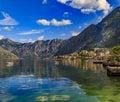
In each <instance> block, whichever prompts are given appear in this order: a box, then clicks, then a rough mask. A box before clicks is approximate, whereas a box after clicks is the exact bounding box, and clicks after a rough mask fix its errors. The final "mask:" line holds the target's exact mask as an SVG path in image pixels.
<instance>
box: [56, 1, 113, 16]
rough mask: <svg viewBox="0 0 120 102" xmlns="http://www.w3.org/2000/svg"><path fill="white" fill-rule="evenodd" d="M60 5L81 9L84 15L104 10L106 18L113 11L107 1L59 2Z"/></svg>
mask: <svg viewBox="0 0 120 102" xmlns="http://www.w3.org/2000/svg"><path fill="white" fill-rule="evenodd" d="M57 1H58V2H60V3H63V4H66V5H68V6H71V7H72V8H76V9H80V10H81V12H82V13H90V12H96V11H99V10H102V11H103V13H104V16H105V15H107V14H108V12H109V10H111V7H110V4H109V3H108V2H107V0H57Z"/></svg>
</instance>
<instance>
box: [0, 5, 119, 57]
mask: <svg viewBox="0 0 120 102" xmlns="http://www.w3.org/2000/svg"><path fill="white" fill-rule="evenodd" d="M116 45H120V7H117V8H116V9H115V10H113V11H112V12H111V13H110V14H109V15H108V16H107V17H105V18H104V19H103V20H102V21H101V22H99V23H98V24H96V25H95V24H91V25H90V26H88V27H87V28H86V29H85V30H83V31H82V32H81V33H80V34H79V35H78V36H74V37H71V38H70V39H67V40H60V39H53V40H47V41H36V42H34V43H19V42H14V41H12V40H10V39H3V40H0V46H1V47H2V48H4V49H5V50H8V51H10V52H11V53H14V54H15V55H17V56H20V57H26V56H39V57H50V56H54V55H64V54H69V53H73V52H75V51H79V50H82V49H92V48H94V47H112V46H116Z"/></svg>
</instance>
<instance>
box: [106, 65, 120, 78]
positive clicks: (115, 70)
mask: <svg viewBox="0 0 120 102" xmlns="http://www.w3.org/2000/svg"><path fill="white" fill-rule="evenodd" d="M107 75H108V76H120V66H107Z"/></svg>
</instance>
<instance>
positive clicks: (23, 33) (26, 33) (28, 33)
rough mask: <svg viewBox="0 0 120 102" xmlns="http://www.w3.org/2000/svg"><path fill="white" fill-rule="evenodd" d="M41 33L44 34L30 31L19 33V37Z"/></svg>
mask: <svg viewBox="0 0 120 102" xmlns="http://www.w3.org/2000/svg"><path fill="white" fill-rule="evenodd" d="M42 32H44V30H31V31H26V32H21V33H19V35H31V34H40V33H42Z"/></svg>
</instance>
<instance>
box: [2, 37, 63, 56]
mask: <svg viewBox="0 0 120 102" xmlns="http://www.w3.org/2000/svg"><path fill="white" fill-rule="evenodd" d="M61 43H62V40H59V39H53V40H47V41H36V42H34V43H18V42H14V41H12V40H10V39H3V40H0V46H2V47H3V48H4V49H6V50H9V51H11V52H12V53H14V54H16V55H17V56H21V57H26V56H39V57H49V56H53V55H54V54H55V53H56V52H57V51H58V47H59V45H60V44H61Z"/></svg>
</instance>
